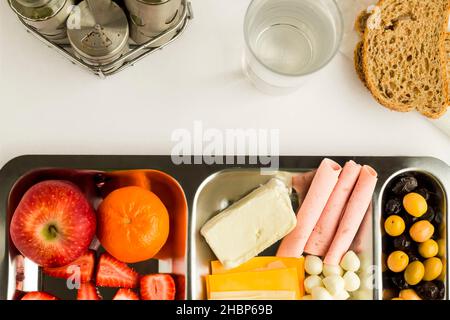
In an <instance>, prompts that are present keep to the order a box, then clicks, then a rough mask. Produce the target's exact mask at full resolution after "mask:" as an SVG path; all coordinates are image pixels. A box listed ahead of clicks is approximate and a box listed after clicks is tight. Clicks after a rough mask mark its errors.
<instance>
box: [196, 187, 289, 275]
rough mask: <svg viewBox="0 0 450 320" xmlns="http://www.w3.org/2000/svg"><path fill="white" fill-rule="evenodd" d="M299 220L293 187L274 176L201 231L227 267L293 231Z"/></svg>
mask: <svg viewBox="0 0 450 320" xmlns="http://www.w3.org/2000/svg"><path fill="white" fill-rule="evenodd" d="M296 223H297V219H296V217H295V213H294V211H293V209H292V204H291V200H290V197H289V189H288V188H287V187H286V185H285V184H284V183H283V182H281V181H280V180H278V179H276V178H274V179H271V180H270V181H269V182H268V183H266V184H265V185H263V186H261V187H259V188H258V189H256V190H254V191H253V192H251V193H250V194H249V195H247V196H245V197H244V198H242V199H241V200H239V201H237V202H235V203H234V204H233V205H231V206H230V207H228V208H227V209H225V210H224V211H222V212H221V213H219V214H218V215H217V216H215V217H214V218H212V219H211V220H209V221H208V222H207V223H206V224H205V225H204V226H203V227H202V229H201V230H200V232H201V234H202V235H203V236H204V237H205V239H206V241H207V242H208V244H209V246H210V247H211V249H212V251H213V252H214V254H215V255H216V256H217V259H219V260H220V262H221V263H222V264H223V265H224V267H225V268H227V269H231V268H235V267H237V266H239V265H241V264H242V263H244V262H246V261H248V260H250V259H251V258H253V257H255V256H256V255H258V254H259V253H260V252H261V251H263V250H265V249H267V248H268V247H270V246H271V245H272V244H274V243H275V242H277V241H278V240H280V239H282V238H283V237H284V236H286V235H287V234H288V233H289V232H291V231H292V230H293V229H294V228H295V225H296Z"/></svg>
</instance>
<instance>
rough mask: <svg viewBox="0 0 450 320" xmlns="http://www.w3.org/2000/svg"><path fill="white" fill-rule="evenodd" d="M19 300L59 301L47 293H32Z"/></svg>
mask: <svg viewBox="0 0 450 320" xmlns="http://www.w3.org/2000/svg"><path fill="white" fill-rule="evenodd" d="M20 300H59V299H58V298H57V297H55V296H54V295H51V294H50V293H47V292H41V291H33V292H28V293H27V294H25V295H24V296H23V297H22V299H20Z"/></svg>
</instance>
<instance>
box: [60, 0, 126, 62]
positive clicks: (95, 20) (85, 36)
mask: <svg viewBox="0 0 450 320" xmlns="http://www.w3.org/2000/svg"><path fill="white" fill-rule="evenodd" d="M78 8H79V10H73V11H72V14H71V16H70V17H69V19H68V21H67V27H68V30H67V34H68V37H69V40H70V43H71V44H72V47H73V48H74V49H75V50H76V51H77V52H78V53H79V54H80V55H81V56H83V57H86V58H88V59H91V60H98V61H99V62H101V61H102V60H105V59H108V58H110V57H113V56H115V55H117V54H118V53H120V52H122V50H123V49H124V47H125V46H126V44H127V41H128V33H129V31H128V21H127V17H126V15H125V13H124V12H123V10H122V9H121V8H120V7H119V6H118V5H117V4H116V3H114V2H113V1H111V0H84V1H83V2H81V3H80V4H79V5H78Z"/></svg>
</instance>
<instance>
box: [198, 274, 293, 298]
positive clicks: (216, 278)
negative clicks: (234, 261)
mask: <svg viewBox="0 0 450 320" xmlns="http://www.w3.org/2000/svg"><path fill="white" fill-rule="evenodd" d="M206 283H207V285H206V288H207V291H208V299H210V300H212V299H239V300H242V299H267V300H276V299H283V300H284V299H291V300H293V299H300V297H301V296H300V286H299V280H298V271H297V268H285V269H274V270H267V271H253V272H252V271H250V272H238V273H224V274H214V275H209V276H207V278H206Z"/></svg>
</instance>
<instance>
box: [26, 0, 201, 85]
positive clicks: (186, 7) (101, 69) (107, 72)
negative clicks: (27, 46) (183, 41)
mask: <svg viewBox="0 0 450 320" xmlns="http://www.w3.org/2000/svg"><path fill="white" fill-rule="evenodd" d="M181 6H182V11H181V14H180V16H179V21H178V23H177V24H175V25H174V26H172V27H171V28H169V29H168V30H166V31H164V32H163V33H161V34H160V35H158V36H156V37H155V38H153V39H151V40H149V41H148V42H146V43H144V44H141V45H136V44H135V43H134V42H133V41H132V40H131V39H130V41H129V47H130V50H129V51H128V52H127V53H125V54H123V55H122V56H120V57H118V58H117V59H116V60H114V61H112V62H110V63H108V64H104V65H100V66H93V65H90V64H87V63H86V62H84V61H83V60H82V59H80V58H78V57H77V56H76V55H75V53H74V50H73V49H72V47H71V45H70V44H69V43H68V42H67V43H64V42H63V43H56V42H54V41H50V40H48V39H47V38H46V37H44V36H43V35H42V34H41V33H39V32H38V31H37V30H36V29H34V28H33V27H31V26H29V25H28V24H27V23H26V22H25V21H24V20H23V19H22V18H21V17H19V16H18V19H19V20H20V22H22V24H23V25H24V27H25V28H26V30H27V32H29V33H31V34H32V35H34V36H35V37H36V38H38V39H39V40H41V41H42V42H43V43H44V44H45V45H47V46H48V47H49V48H53V49H55V50H56V51H57V52H58V53H59V54H61V55H62V56H63V57H65V58H66V59H68V60H69V61H71V62H72V63H73V64H75V65H78V66H80V67H81V68H83V69H85V70H87V71H89V72H91V73H93V74H94V75H96V76H98V77H100V78H102V79H104V78H106V77H108V76H111V75H114V74H116V73H118V72H120V71H122V70H125V69H126V68H128V67H131V66H134V65H135V64H136V63H137V62H139V61H141V60H142V59H144V58H145V57H147V56H148V55H150V54H151V53H154V52H156V51H158V50H161V49H163V48H164V47H166V46H167V45H169V44H170V43H172V42H174V41H175V40H176V39H178V37H180V36H181V34H182V33H183V32H184V31H185V30H186V28H187V26H188V23H189V20H191V19H193V18H194V14H193V10H192V5H191V2H190V1H188V0H183V1H182V5H181Z"/></svg>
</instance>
